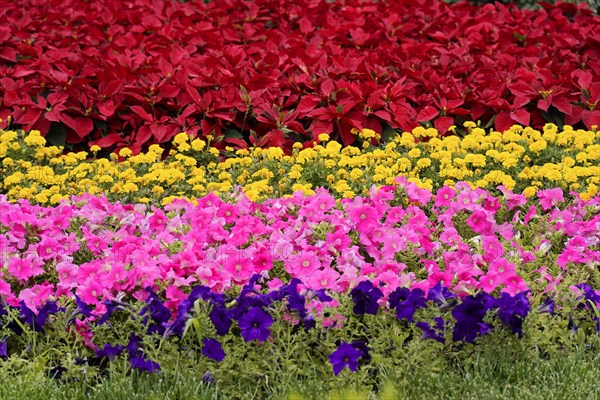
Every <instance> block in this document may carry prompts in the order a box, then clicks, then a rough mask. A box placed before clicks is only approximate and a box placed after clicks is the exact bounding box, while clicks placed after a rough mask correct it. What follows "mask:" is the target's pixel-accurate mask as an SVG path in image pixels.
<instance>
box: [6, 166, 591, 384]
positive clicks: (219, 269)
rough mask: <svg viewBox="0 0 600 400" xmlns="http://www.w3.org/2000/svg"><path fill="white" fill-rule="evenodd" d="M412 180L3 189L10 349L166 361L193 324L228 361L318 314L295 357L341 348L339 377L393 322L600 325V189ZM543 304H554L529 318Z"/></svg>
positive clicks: (195, 334)
mask: <svg viewBox="0 0 600 400" xmlns="http://www.w3.org/2000/svg"><path fill="white" fill-rule="evenodd" d="M398 179H399V181H398V183H399V186H398V187H392V186H386V187H383V188H381V189H380V190H375V189H374V190H372V191H371V194H370V195H369V196H368V197H364V198H363V197H356V198H354V199H353V200H342V201H340V202H336V200H335V199H334V198H333V196H331V194H329V193H328V192H327V191H325V190H318V192H317V194H316V195H314V196H304V195H302V194H300V193H296V194H295V195H294V196H293V197H291V198H285V199H283V198H282V199H270V200H267V201H265V202H264V203H262V204H257V203H253V202H252V201H250V200H249V199H247V198H246V197H245V196H243V195H238V196H237V198H236V199H235V203H233V204H232V203H228V202H225V201H223V200H221V199H219V198H218V197H216V196H214V195H209V196H206V197H203V198H201V199H198V204H197V205H194V204H191V203H189V202H186V201H177V202H175V203H173V204H171V205H169V206H167V207H165V209H164V211H163V210H162V209H157V208H154V207H151V208H149V207H148V206H146V205H143V204H137V205H132V204H119V203H115V204H112V203H110V202H108V201H107V200H106V199H105V198H103V197H94V196H91V195H84V196H81V197H73V198H71V200H70V201H63V202H62V203H61V204H60V205H59V206H57V207H41V206H34V205H29V204H28V203H27V202H26V201H20V202H19V203H17V204H13V203H10V202H8V201H7V200H6V198H5V197H4V196H0V250H2V252H1V253H0V261H2V263H3V264H4V265H5V268H4V269H3V271H2V279H1V280H0V294H1V295H2V298H3V304H4V305H3V309H2V310H3V311H1V312H0V319H2V321H3V322H2V324H3V325H2V329H3V331H4V333H5V337H4V339H3V340H2V341H0V355H4V356H5V357H6V356H8V355H9V354H11V353H12V354H14V353H15V352H20V351H22V350H23V348H22V347H20V346H26V345H27V344H29V345H31V340H34V343H35V339H32V338H33V337H35V336H36V335H40V334H45V335H47V336H45V337H47V341H46V342H45V343H46V344H45V345H41V348H43V349H44V348H46V347H44V346H49V345H52V346H54V345H56V341H59V342H60V341H62V340H64V338H65V336H64V332H71V333H72V334H73V335H74V336H73V335H70V336H69V337H70V338H71V339H70V340H75V342H74V343H79V345H75V347H73V344H69V343H67V344H66V346H67V347H70V348H72V351H75V353H76V354H79V355H80V356H81V357H83V355H87V357H84V358H85V359H84V361H83V363H84V364H85V363H89V362H96V363H97V362H99V360H102V359H103V358H104V357H106V359H107V360H108V359H110V360H112V359H114V358H116V357H119V359H127V360H128V362H129V363H130V364H131V366H132V367H133V368H138V369H143V370H148V371H151V372H152V371H158V370H159V369H160V365H159V363H157V362H156V360H153V359H152V358H153V357H154V358H156V357H160V356H159V353H152V352H151V351H150V350H149V349H154V350H153V351H156V347H155V346H157V345H158V344H157V343H159V342H160V343H161V344H160V346H162V345H163V344H164V342H165V341H169V340H173V341H175V342H177V341H178V340H184V339H185V340H187V341H188V342H186V343H188V345H189V346H199V347H198V351H200V352H201V353H202V355H203V356H204V357H206V359H209V360H213V361H217V362H220V361H222V360H223V359H224V358H225V354H226V353H227V354H229V353H230V350H228V351H224V350H223V347H222V345H221V342H222V341H223V342H224V343H227V348H228V349H233V348H234V347H235V346H241V344H240V343H241V342H240V340H242V341H243V342H253V341H257V342H265V341H267V340H272V341H273V340H274V341H275V342H276V343H279V342H281V341H283V342H285V340H288V341H290V340H291V341H294V342H295V341H297V340H300V341H303V340H309V341H310V340H318V339H317V338H316V337H315V336H314V335H313V336H311V335H312V334H309V332H310V331H311V330H312V329H313V328H315V329H316V331H318V332H321V333H320V335H326V336H327V337H329V338H330V340H329V341H326V342H324V343H323V344H321V345H319V346H318V347H317V348H316V350H314V352H313V353H310V352H309V353H306V354H300V355H299V357H301V358H302V357H307V356H308V354H312V356H314V357H317V358H318V357H321V358H323V357H325V356H327V357H329V360H330V363H331V365H332V368H333V373H335V374H336V375H337V374H338V373H340V372H341V370H343V369H344V368H345V367H348V368H349V369H350V370H351V371H355V370H356V369H357V368H358V366H359V364H360V365H363V364H364V365H369V360H370V359H371V358H370V357H371V353H370V351H372V352H373V354H378V355H379V357H381V356H383V355H384V354H385V351H384V343H383V342H381V341H380V340H379V341H378V340H377V339H376V337H377V336H376V334H377V332H383V331H385V329H395V330H396V331H397V330H398V329H400V331H401V332H404V333H398V332H397V333H396V334H395V335H396V336H395V337H396V340H398V337H399V336H398V335H400V337H402V335H404V334H408V333H409V332H420V334H421V335H423V337H422V338H424V339H433V340H434V341H437V342H439V343H440V344H444V343H446V341H447V340H448V341H449V343H451V342H468V343H474V342H475V341H476V339H477V338H479V337H482V336H486V335H487V334H488V333H491V332H492V331H495V332H501V331H502V326H505V327H506V329H507V330H508V331H509V332H512V333H513V334H516V335H517V337H522V336H523V335H524V332H530V334H531V335H532V336H531V337H528V338H527V339H528V340H532V341H533V343H535V340H537V339H536V337H537V336H536V335H540V329H541V330H542V331H543V330H547V329H550V328H549V327H553V328H552V329H557V330H561V329H562V330H563V331H564V330H565V329H566V330H567V331H568V330H573V329H577V327H579V328H580V335H593V332H594V331H595V330H597V329H598V328H599V325H598V324H597V323H598V318H599V316H598V315H596V314H595V313H594V310H597V306H598V304H600V295H599V294H597V292H596V291H595V290H594V289H592V286H596V285H597V284H598V280H599V279H600V276H598V273H597V270H596V268H595V266H597V265H598V263H600V247H599V245H600V238H599V236H598V231H599V226H600V197H597V196H596V197H594V198H593V199H590V200H588V201H584V200H581V199H578V198H574V199H573V200H570V201H566V200H565V198H564V195H563V193H562V191H561V190H560V189H548V190H544V191H540V192H539V193H538V194H537V196H538V200H536V201H531V200H530V201H528V200H527V199H526V198H525V196H522V195H516V194H513V193H511V192H510V191H508V190H505V189H502V190H503V193H504V195H503V196H500V197H494V196H492V195H490V194H489V193H488V192H486V191H484V190H481V189H475V190H473V189H471V188H470V187H469V186H468V185H467V184H465V183H458V184H457V185H456V187H455V188H454V189H452V188H449V187H444V188H442V189H440V190H439V191H437V192H436V193H431V192H429V191H427V190H425V189H420V188H418V187H417V186H416V185H415V184H413V183H410V182H408V181H406V179H404V178H398ZM588 283H589V284H590V285H592V286H589V285H588ZM197 300H198V301H197ZM380 307H381V310H380V311H378V309H380ZM532 307H534V308H535V309H536V311H535V312H534V314H535V315H537V316H538V317H539V315H541V314H540V313H542V314H543V313H544V312H546V313H550V314H551V315H555V312H556V318H555V319H551V320H544V321H545V322H544V323H545V324H546V325H544V326H543V327H541V326H539V325H537V324H538V323H539V319H534V320H535V321H538V322H535V323H533V322H532V325H531V326H529V325H527V321H528V319H527V317H528V315H529V314H530V312H531V310H532ZM350 309H352V311H351V312H350ZM376 314H377V315H379V317H381V319H370V320H364V318H363V317H361V316H365V315H366V316H369V315H376ZM386 315H387V317H386ZM357 317H360V318H359V319H358V320H356V321H357V322H353V321H354V318H357ZM379 317H378V318H379ZM538 317H536V318H538ZM490 318H491V319H490ZM128 321H129V322H128ZM358 321H360V324H361V326H362V327H363V328H364V329H363V328H361V330H356V329H355V328H356V325H355V324H356V323H358ZM560 321H565V324H566V323H567V322H568V321H570V322H569V324H568V326H567V325H564V324H562V323H561V322H560ZM399 322H400V325H398V326H396V325H394V324H398V323H399ZM234 323H235V324H234ZM125 326H128V327H129V329H126V330H123V328H124V327H125ZM392 326H396V328H392ZM574 327H575V328H574ZM298 328H300V330H298ZM271 329H277V330H278V331H277V332H278V334H277V335H283V333H282V332H287V333H285V335H287V336H272V335H271ZM65 330H66V331H65ZM230 330H231V331H230ZM61 331H62V332H63V333H62V334H61V333H60V332H61ZM534 331H535V332H537V333H535V334H533V333H531V332H534ZM49 332H51V333H49ZM126 332H129V333H126ZM186 335H187V336H186ZM215 335H218V336H221V337H222V338H221V339H218V340H217V339H215ZM232 335H233V336H232ZM290 335H291V336H290ZM296 335H297V337H296ZM305 335H309V336H305ZM336 335H337V337H338V338H339V339H340V340H341V342H338V343H339V344H338V345H335V341H334V340H333V339H332V338H334V337H336ZM365 335H366V336H365ZM388 336H389V335H388ZM190 337H191V338H193V340H192V339H190ZM236 337H237V338H238V339H236ZM284 337H286V338H287V339H284ZM294 337H295V339H292V338H294ZM303 338H304V339H303ZM365 338H366V339H365ZM405 338H406V337H405ZM582 338H583V340H585V336H582ZM351 339H352V340H351ZM190 340H192V343H195V345H193V344H190V343H189V341H190ZM344 340H345V342H344ZM550 342H552V343H554V345H557V346H559V345H561V343H563V341H562V339H561V338H560V336H556V337H553V338H552V339H551V340H550ZM550 342H544V343H543V345H550ZM61 343H62V344H61V346H62V347H64V346H65V343H63V342H61ZM236 343H237V344H236ZM388 345H389V344H388ZM388 345H385V346H388ZM449 345H450V344H449ZM540 345H542V343H540ZM160 346H159V347H160ZM165 346H166V345H165ZM187 349H188V350H187V351H193V350H191V349H190V348H189V347H188V348H187ZM245 349H246V350H244V351H251V352H252V351H254V350H248V349H249V348H248V347H245ZM171 351H175V350H173V349H172V348H171ZM236 351H237V350H236ZM277 351H278V352H279V351H281V350H277ZM240 354H242V353H240ZM240 354H236V355H233V356H232V357H234V358H236V357H239V356H240ZM171 355H172V354H171ZM94 360H95V361H94ZM211 362H212V361H211ZM298 362H300V361H298ZM81 364H82V362H79V364H78V365H81ZM210 365H213V364H210ZM213 366H214V365H213ZM59 367H60V368H62V369H64V370H66V369H67V367H68V368H71V369H72V368H73V365H66V364H64V362H61V365H59V366H56V368H59ZM217 368H218V367H217ZM366 368H369V367H366ZM223 373H225V372H223ZM229 373H231V371H230V372H229Z"/></svg>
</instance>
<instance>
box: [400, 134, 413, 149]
mask: <svg viewBox="0 0 600 400" xmlns="http://www.w3.org/2000/svg"><path fill="white" fill-rule="evenodd" d="M414 145H415V137H414V136H413V135H412V134H410V133H408V132H402V136H401V137H400V146H404V147H408V148H412V147H413V146H414Z"/></svg>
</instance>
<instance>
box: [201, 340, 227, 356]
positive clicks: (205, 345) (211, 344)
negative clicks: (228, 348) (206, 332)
mask: <svg viewBox="0 0 600 400" xmlns="http://www.w3.org/2000/svg"><path fill="white" fill-rule="evenodd" d="M202 355H204V356H205V357H208V358H211V359H213V360H215V361H223V359H224V358H225V352H224V351H223V347H221V343H220V342H219V341H218V340H217V339H203V340H202Z"/></svg>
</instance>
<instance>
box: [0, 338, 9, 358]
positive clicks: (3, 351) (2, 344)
mask: <svg viewBox="0 0 600 400" xmlns="http://www.w3.org/2000/svg"><path fill="white" fill-rule="evenodd" d="M0 357H2V358H6V357H8V351H7V348H6V338H4V339H2V340H0Z"/></svg>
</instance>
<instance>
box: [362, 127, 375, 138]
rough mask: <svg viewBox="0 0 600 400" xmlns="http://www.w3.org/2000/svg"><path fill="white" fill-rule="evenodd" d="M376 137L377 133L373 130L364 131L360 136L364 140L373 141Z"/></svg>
mask: <svg viewBox="0 0 600 400" xmlns="http://www.w3.org/2000/svg"><path fill="white" fill-rule="evenodd" d="M376 135H377V133H376V132H375V131H374V130H372V129H363V130H362V131H360V132H359V134H358V136H359V137H361V138H363V139H371V138H374V137H375V136H376Z"/></svg>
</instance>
